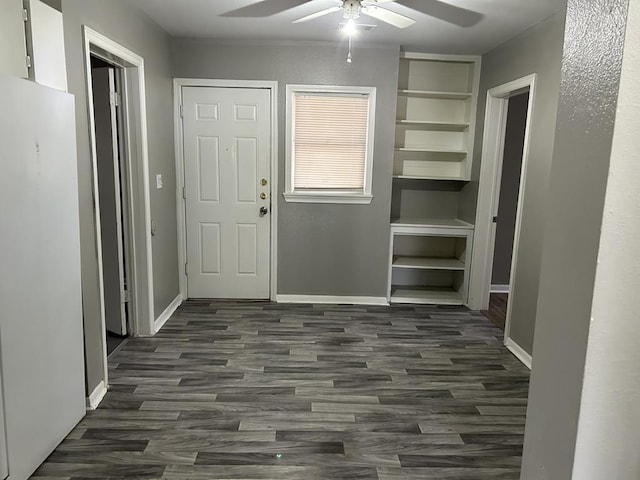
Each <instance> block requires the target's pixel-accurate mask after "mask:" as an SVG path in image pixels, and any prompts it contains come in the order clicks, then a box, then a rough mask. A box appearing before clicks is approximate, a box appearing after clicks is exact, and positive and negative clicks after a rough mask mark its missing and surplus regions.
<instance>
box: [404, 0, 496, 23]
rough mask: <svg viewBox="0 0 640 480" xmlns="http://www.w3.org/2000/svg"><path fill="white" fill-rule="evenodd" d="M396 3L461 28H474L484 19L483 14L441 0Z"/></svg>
mask: <svg viewBox="0 0 640 480" xmlns="http://www.w3.org/2000/svg"><path fill="white" fill-rule="evenodd" d="M396 3H398V4H399V5H404V6H405V7H408V8H411V9H412V10H415V11H417V12H420V13H424V14H425V15H429V16H431V17H435V18H438V19H440V20H444V21H445V22H449V23H453V24H454V25H458V26H460V27H472V26H474V25H475V24H477V23H478V22H479V21H480V20H482V19H483V18H484V15H483V14H481V13H478V12H474V11H473V10H468V9H466V8H462V7H456V6H455V5H450V4H448V3H445V2H441V1H440V0H427V1H425V0H396Z"/></svg>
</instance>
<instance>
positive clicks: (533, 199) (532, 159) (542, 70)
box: [460, 11, 565, 353]
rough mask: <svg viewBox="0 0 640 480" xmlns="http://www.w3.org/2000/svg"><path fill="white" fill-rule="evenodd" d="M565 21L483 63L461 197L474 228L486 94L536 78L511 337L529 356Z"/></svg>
mask: <svg viewBox="0 0 640 480" xmlns="http://www.w3.org/2000/svg"><path fill="white" fill-rule="evenodd" d="M564 16H565V12H564V11H562V12H559V13H557V14H555V15H553V16H552V17H550V18H549V19H547V20H545V21H543V22H541V23H539V24H538V25H536V26H534V27H533V28H531V29H529V30H528V31H526V32H524V33H523V34H521V35H519V36H517V37H515V38H514V39H513V40H510V41H509V42H507V43H505V44H503V45H501V46H500V47H498V48H496V49H495V50H492V51H491V52H489V53H487V54H486V55H484V56H483V57H482V73H481V77H480V96H479V102H478V122H477V129H476V137H475V138H476V140H475V147H474V163H473V171H472V174H471V178H472V181H471V182H470V183H469V184H468V185H467V186H466V187H465V188H464V189H463V190H462V192H461V197H460V218H462V219H463V220H467V221H469V222H474V221H475V215H476V200H477V196H478V178H479V173H480V163H481V154H482V137H483V133H484V115H485V107H486V95H487V90H488V89H490V88H493V87H497V86H499V85H502V84H505V83H507V82H510V81H512V80H516V79H518V78H522V77H524V76H526V75H530V74H532V73H536V74H537V75H538V77H537V85H536V89H537V92H536V98H535V103H534V105H533V112H532V115H533V116H532V123H531V145H530V150H529V165H528V170H527V178H526V184H525V186H524V194H523V195H524V196H523V199H522V230H521V236H520V246H519V250H518V259H517V269H516V271H515V272H514V284H513V285H512V289H513V292H514V293H513V294H512V295H511V298H510V302H511V303H512V317H511V337H512V338H513V340H515V341H516V343H518V345H520V346H521V347H522V348H523V349H524V350H525V351H526V352H528V353H531V352H532V347H533V331H534V328H535V319H536V302H537V300H538V280H539V278H540V259H541V256H542V238H543V232H544V227H545V221H546V211H547V206H548V200H547V193H548V183H549V170H550V168H551V157H552V150H553V140H554V135H555V119H556V113H557V106H558V92H559V88H560V65H561V58H562V40H563V34H564Z"/></svg>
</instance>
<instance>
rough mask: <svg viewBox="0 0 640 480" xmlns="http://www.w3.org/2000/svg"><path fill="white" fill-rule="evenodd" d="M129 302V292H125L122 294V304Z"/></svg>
mask: <svg viewBox="0 0 640 480" xmlns="http://www.w3.org/2000/svg"><path fill="white" fill-rule="evenodd" d="M130 301H131V293H130V292H129V290H125V291H123V292H122V302H123V303H129V302H130Z"/></svg>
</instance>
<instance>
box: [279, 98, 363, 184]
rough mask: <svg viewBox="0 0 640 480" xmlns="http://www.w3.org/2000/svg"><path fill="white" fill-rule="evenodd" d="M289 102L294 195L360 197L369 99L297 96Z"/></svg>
mask: <svg viewBox="0 0 640 480" xmlns="http://www.w3.org/2000/svg"><path fill="white" fill-rule="evenodd" d="M293 102H294V103H293V125H292V140H293V187H294V190H346V191H360V192H362V191H363V190H364V188H365V174H366V167H367V165H366V162H367V141H368V127H369V97H368V95H350V94H331V93H326V94H325V93H322V94H306V93H296V94H295V95H294V97H293Z"/></svg>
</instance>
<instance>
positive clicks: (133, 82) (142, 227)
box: [83, 25, 154, 398]
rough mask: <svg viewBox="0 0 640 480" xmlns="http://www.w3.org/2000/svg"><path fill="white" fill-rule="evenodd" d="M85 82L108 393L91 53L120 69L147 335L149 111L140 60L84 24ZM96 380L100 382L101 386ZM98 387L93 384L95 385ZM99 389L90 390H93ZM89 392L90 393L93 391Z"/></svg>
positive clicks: (134, 245)
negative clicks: (118, 66) (122, 73)
mask: <svg viewBox="0 0 640 480" xmlns="http://www.w3.org/2000/svg"><path fill="white" fill-rule="evenodd" d="M83 42H84V52H83V53H84V63H85V81H86V85H85V86H86V88H87V109H88V116H89V132H88V133H89V139H90V150H91V165H92V172H93V174H92V175H93V176H92V190H93V210H94V216H95V222H94V223H95V236H96V244H95V248H96V252H97V253H96V254H97V261H98V266H97V276H98V279H97V280H98V285H99V290H100V292H99V302H100V305H99V309H100V323H101V333H100V336H101V343H102V350H103V351H102V362H103V365H102V367H103V378H102V384H103V387H104V389H105V392H106V385H108V367H107V340H106V322H105V307H104V302H105V300H104V284H103V278H102V261H103V260H102V243H101V238H102V237H101V233H100V222H99V221H98V219H99V218H100V204H99V192H98V168H97V153H96V139H95V112H94V110H93V86H92V78H91V56H92V55H96V56H99V57H104V58H106V57H105V55H106V56H107V57H109V58H108V60H109V61H111V62H114V63H117V64H119V65H120V66H121V67H122V68H123V69H124V79H125V85H124V95H123V100H124V102H123V103H124V105H123V108H124V111H125V113H124V118H125V123H126V128H125V132H126V139H125V140H124V141H125V143H126V151H127V152H126V157H127V166H126V168H127V175H126V177H127V178H128V179H129V182H128V183H129V185H128V190H129V191H128V194H127V195H126V197H127V198H128V200H129V203H128V205H127V209H128V210H129V212H128V213H129V218H130V227H131V228H130V232H131V235H130V236H131V238H132V241H131V245H130V251H131V262H130V264H131V270H132V275H131V276H132V278H131V290H132V292H133V294H132V302H133V311H134V312H133V316H132V317H133V318H132V321H131V322H130V328H131V330H132V332H130V333H132V334H133V335H151V333H152V329H153V319H154V303H153V256H152V246H151V203H150V193H149V148H148V141H147V113H146V94H145V75H144V59H143V58H142V57H141V56H139V55H137V54H136V53H134V52H132V51H130V50H129V49H127V48H125V47H123V46H122V45H120V44H119V43H117V42H115V41H113V40H111V39H110V38H108V37H106V36H104V35H102V34H101V33H98V32H97V31H95V30H93V29H91V28H89V27H88V26H86V25H85V26H83ZM99 386H100V385H98V387H99ZM98 387H96V388H98ZM96 391H97V390H94V393H95V392H96ZM94 393H92V394H91V396H90V398H91V397H92V396H93V395H94Z"/></svg>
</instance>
